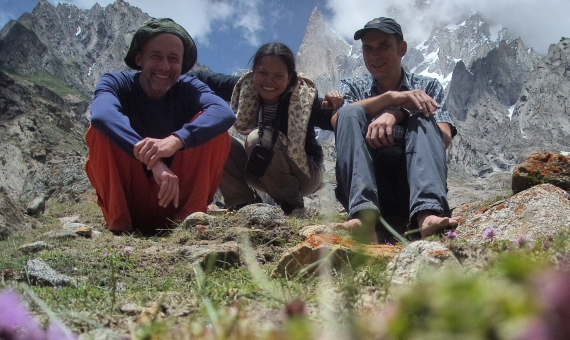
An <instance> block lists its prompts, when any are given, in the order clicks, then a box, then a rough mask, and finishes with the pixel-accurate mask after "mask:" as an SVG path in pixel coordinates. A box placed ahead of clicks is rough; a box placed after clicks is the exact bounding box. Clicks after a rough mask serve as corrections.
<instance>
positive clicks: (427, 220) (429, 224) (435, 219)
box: [417, 210, 460, 238]
mask: <svg viewBox="0 0 570 340" xmlns="http://www.w3.org/2000/svg"><path fill="white" fill-rule="evenodd" d="M433 213H434V212H433V211H430V210H426V211H420V212H419V213H418V216H417V219H418V226H420V233H421V235H422V238H426V237H428V236H431V235H433V234H435V233H437V232H439V231H442V230H444V229H445V228H454V227H457V225H458V224H459V219H460V217H459V216H457V217H440V216H437V215H434V214H433Z"/></svg>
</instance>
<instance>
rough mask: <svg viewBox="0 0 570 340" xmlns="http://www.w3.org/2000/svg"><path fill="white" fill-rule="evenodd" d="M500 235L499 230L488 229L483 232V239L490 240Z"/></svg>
mask: <svg viewBox="0 0 570 340" xmlns="http://www.w3.org/2000/svg"><path fill="white" fill-rule="evenodd" d="M499 234H500V232H499V229H497V228H495V227H488V228H485V230H483V238H484V239H486V240H491V239H493V238H495V236H498V235H499Z"/></svg>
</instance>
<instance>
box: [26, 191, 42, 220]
mask: <svg viewBox="0 0 570 340" xmlns="http://www.w3.org/2000/svg"><path fill="white" fill-rule="evenodd" d="M45 209H46V196H45V195H43V194H41V195H39V196H36V197H35V198H34V199H33V200H32V201H31V202H30V203H29V204H28V207H27V208H26V213H28V215H30V216H37V215H40V214H43V213H44V211H45Z"/></svg>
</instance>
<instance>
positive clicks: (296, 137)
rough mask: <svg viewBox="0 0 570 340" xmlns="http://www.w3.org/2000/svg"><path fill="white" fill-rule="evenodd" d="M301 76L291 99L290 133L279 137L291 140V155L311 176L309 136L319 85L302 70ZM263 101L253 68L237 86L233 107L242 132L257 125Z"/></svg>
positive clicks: (289, 152) (233, 94) (237, 124)
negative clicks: (257, 89) (255, 86)
mask: <svg viewBox="0 0 570 340" xmlns="http://www.w3.org/2000/svg"><path fill="white" fill-rule="evenodd" d="M297 78H298V81H297V84H296V85H295V86H294V87H293V89H292V94H291V100H290V101H289V109H288V113H289V117H288V125H289V127H288V130H287V136H285V135H284V134H283V133H282V132H280V133H279V139H280V140H281V142H282V143H283V144H284V145H285V144H287V148H288V154H289V157H291V159H292V160H293V161H294V162H295V163H296V164H297V166H298V167H299V169H301V171H303V173H304V174H306V175H307V176H310V175H311V173H310V171H309V163H308V162H307V154H306V152H305V139H306V138H307V127H308V125H309V117H310V116H311V110H312V108H313V102H314V100H315V96H316V94H317V89H316V86H315V83H313V81H312V80H311V79H309V78H307V76H305V75H304V74H302V73H301V72H297ZM260 105H261V103H260V100H259V94H258V93H257V91H256V90H255V88H254V87H253V72H249V73H246V74H245V75H244V76H243V77H241V78H240V80H239V81H238V82H237V84H236V86H235V87H234V92H233V93H232V101H231V106H232V109H233V110H234V112H236V114H237V120H236V123H235V125H234V127H235V128H236V130H237V131H238V132H239V133H241V134H243V135H248V134H249V133H250V132H251V131H253V130H255V129H257V127H258V119H259V116H258V114H259V109H260ZM285 141H286V142H285Z"/></svg>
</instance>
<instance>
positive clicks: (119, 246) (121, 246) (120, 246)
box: [117, 244, 125, 248]
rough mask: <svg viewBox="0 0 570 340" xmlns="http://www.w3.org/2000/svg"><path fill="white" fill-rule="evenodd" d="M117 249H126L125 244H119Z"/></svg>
mask: <svg viewBox="0 0 570 340" xmlns="http://www.w3.org/2000/svg"><path fill="white" fill-rule="evenodd" d="M117 248H125V246H124V245H123V244H119V245H118V246H117Z"/></svg>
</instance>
